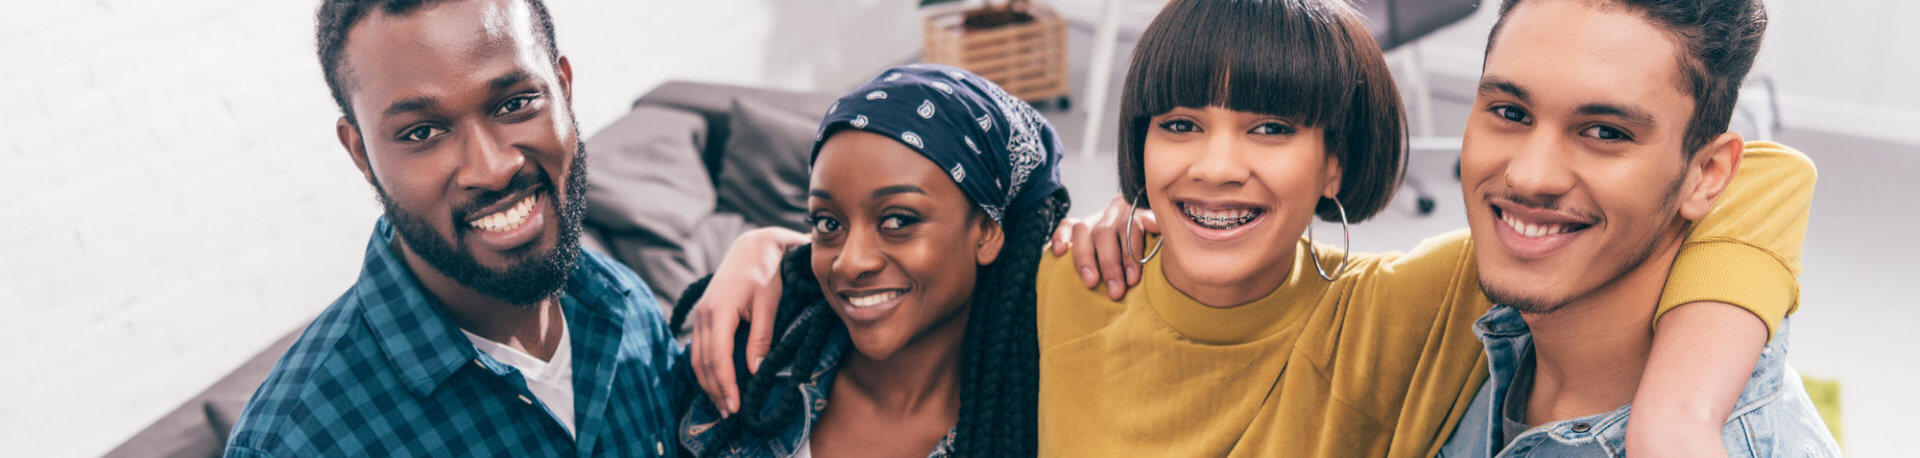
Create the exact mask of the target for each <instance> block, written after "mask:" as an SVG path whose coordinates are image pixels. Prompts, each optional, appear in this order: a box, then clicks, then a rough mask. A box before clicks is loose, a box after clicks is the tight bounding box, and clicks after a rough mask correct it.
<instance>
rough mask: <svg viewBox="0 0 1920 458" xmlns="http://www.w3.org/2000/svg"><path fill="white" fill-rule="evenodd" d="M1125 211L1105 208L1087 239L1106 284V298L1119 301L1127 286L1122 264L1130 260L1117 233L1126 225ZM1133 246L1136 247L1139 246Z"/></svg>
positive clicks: (1124, 266)
mask: <svg viewBox="0 0 1920 458" xmlns="http://www.w3.org/2000/svg"><path fill="white" fill-rule="evenodd" d="M1126 211H1127V207H1118V208H1116V207H1107V209H1106V210H1105V211H1104V212H1102V213H1103V214H1102V215H1101V217H1100V221H1099V222H1098V224H1095V225H1094V226H1093V228H1092V229H1089V230H1088V237H1089V238H1090V239H1091V240H1090V241H1091V242H1092V244H1091V245H1090V246H1092V247H1093V250H1092V251H1093V252H1094V258H1095V259H1096V260H1097V261H1098V262H1099V266H1098V268H1099V271H1100V280H1101V281H1102V282H1104V283H1106V285H1107V297H1108V298H1110V299H1113V300H1119V299H1120V298H1121V297H1122V296H1125V295H1126V294H1127V285H1126V283H1125V282H1126V281H1127V276H1126V273H1125V270H1124V269H1125V268H1126V265H1125V264H1124V263H1125V262H1126V260H1127V259H1131V258H1132V256H1131V255H1129V254H1127V253H1126V250H1124V249H1123V248H1122V247H1121V246H1120V236H1121V235H1120V234H1119V233H1118V232H1119V231H1118V228H1119V227H1120V226H1122V225H1124V224H1127V222H1126V220H1125V219H1124V218H1125V217H1124V215H1125V214H1126ZM1133 246H1135V247H1138V246H1139V245H1133ZM1136 249H1137V248H1136Z"/></svg>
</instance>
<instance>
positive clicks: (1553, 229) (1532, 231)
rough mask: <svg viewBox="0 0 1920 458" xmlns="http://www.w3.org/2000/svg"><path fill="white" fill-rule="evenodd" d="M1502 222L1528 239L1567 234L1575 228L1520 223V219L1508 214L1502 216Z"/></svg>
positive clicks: (1565, 225) (1559, 225) (1564, 225)
mask: <svg viewBox="0 0 1920 458" xmlns="http://www.w3.org/2000/svg"><path fill="white" fill-rule="evenodd" d="M1500 222H1503V223H1507V227H1510V228H1513V231H1514V232H1517V233H1519V234H1520V235H1524V236H1528V237H1545V236H1549V235H1559V234H1565V233H1567V229H1568V228H1571V227H1573V226H1571V225H1567V224H1530V223H1526V222H1523V221H1520V219H1519V218H1515V217H1513V215H1512V214H1507V213H1502V214H1501V215H1500Z"/></svg>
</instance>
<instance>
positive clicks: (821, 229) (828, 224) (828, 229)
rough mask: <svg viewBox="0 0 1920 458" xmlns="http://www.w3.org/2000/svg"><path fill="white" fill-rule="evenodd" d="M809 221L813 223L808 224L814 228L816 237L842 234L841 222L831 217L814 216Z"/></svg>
mask: <svg viewBox="0 0 1920 458" xmlns="http://www.w3.org/2000/svg"><path fill="white" fill-rule="evenodd" d="M808 219H810V220H811V221H809V222H808V223H807V224H808V225H810V226H813V233H814V234H816V235H827V234H832V233H835V232H840V220H837V219H833V217H831V216H813V217H810V218H808Z"/></svg>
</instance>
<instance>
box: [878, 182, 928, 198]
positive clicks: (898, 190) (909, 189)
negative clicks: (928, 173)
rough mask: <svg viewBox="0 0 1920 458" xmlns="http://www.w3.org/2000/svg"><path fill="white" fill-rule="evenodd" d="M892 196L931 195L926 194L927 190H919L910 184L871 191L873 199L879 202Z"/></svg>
mask: <svg viewBox="0 0 1920 458" xmlns="http://www.w3.org/2000/svg"><path fill="white" fill-rule="evenodd" d="M894 194H919V195H923V196H925V195H931V194H927V190H925V189H920V187H919V186H914V185H910V184H896V185H893V186H888V187H884V188H880V189H875V190H873V199H875V200H879V199H880V198H882V197H886V196H891V195H894Z"/></svg>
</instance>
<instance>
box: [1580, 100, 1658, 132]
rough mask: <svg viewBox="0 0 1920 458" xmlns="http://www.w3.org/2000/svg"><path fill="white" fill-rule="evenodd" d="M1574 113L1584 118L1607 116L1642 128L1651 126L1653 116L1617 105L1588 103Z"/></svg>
mask: <svg viewBox="0 0 1920 458" xmlns="http://www.w3.org/2000/svg"><path fill="white" fill-rule="evenodd" d="M1574 112H1575V113H1579V114H1581V115H1584V116H1609V117H1614V118H1619V119H1620V120H1622V121H1626V123H1627V124H1633V125H1636V126H1642V127H1645V126H1652V125H1653V115H1650V114H1647V112H1645V111H1641V110H1636V109H1633V108H1628V107H1623V106H1619V105H1611V104H1605V103H1589V104H1585V105H1581V106H1580V109H1579V110H1575V111H1574Z"/></svg>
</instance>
